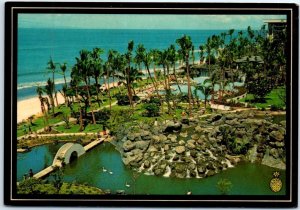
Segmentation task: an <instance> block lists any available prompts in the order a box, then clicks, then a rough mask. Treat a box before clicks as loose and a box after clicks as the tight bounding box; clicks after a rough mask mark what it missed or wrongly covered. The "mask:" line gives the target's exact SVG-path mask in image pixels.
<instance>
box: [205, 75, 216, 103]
mask: <svg viewBox="0 0 300 210" xmlns="http://www.w3.org/2000/svg"><path fill="white" fill-rule="evenodd" d="M207 83H210V85H211V103H214V95H215V90H214V88H215V85H216V84H218V83H219V77H218V74H217V72H216V71H214V72H213V73H212V74H211V76H210V78H208V79H205V80H204V82H203V84H207Z"/></svg>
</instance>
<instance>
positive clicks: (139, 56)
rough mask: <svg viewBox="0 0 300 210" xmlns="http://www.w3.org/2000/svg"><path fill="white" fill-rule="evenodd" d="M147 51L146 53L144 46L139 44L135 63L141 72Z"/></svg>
mask: <svg viewBox="0 0 300 210" xmlns="http://www.w3.org/2000/svg"><path fill="white" fill-rule="evenodd" d="M145 51H146V49H145V47H144V45H143V44H139V45H138V46H137V48H136V50H135V57H134V61H135V63H136V64H137V65H138V67H139V71H141V70H142V67H141V64H142V63H143V59H144V56H145Z"/></svg>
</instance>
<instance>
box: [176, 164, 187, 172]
mask: <svg viewBox="0 0 300 210" xmlns="http://www.w3.org/2000/svg"><path fill="white" fill-rule="evenodd" d="M175 171H176V172H177V173H182V172H184V171H186V166H185V164H184V163H176V164H175Z"/></svg>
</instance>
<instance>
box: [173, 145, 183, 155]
mask: <svg viewBox="0 0 300 210" xmlns="http://www.w3.org/2000/svg"><path fill="white" fill-rule="evenodd" d="M175 151H176V153H177V154H182V153H184V152H185V146H177V147H176V148H175Z"/></svg>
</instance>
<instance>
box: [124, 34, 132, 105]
mask: <svg viewBox="0 0 300 210" xmlns="http://www.w3.org/2000/svg"><path fill="white" fill-rule="evenodd" d="M133 46H134V42H133V40H131V41H129V43H128V46H127V53H126V54H125V56H126V59H127V64H128V66H127V69H126V80H127V82H126V83H127V91H128V98H129V103H130V106H131V107H133V101H132V92H131V84H130V71H131V59H132V51H133Z"/></svg>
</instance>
